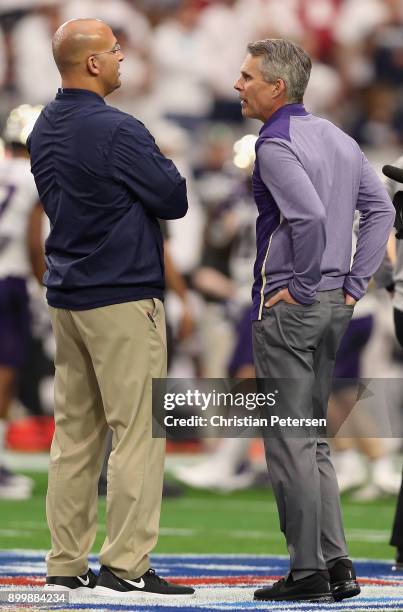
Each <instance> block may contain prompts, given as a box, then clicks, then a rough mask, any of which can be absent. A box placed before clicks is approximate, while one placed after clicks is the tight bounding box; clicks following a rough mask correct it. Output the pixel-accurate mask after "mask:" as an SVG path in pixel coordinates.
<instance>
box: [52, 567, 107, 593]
mask: <svg viewBox="0 0 403 612" xmlns="http://www.w3.org/2000/svg"><path fill="white" fill-rule="evenodd" d="M97 578H98V577H97V575H96V574H94V572H93V571H92V570H90V569H89V570H88V572H87V573H86V574H83V575H82V576H46V584H45V587H44V588H45V589H46V590H56V591H74V592H75V593H77V595H86V594H88V593H89V592H90V590H91V589H93V588H94V587H95V586H96V584H97Z"/></svg>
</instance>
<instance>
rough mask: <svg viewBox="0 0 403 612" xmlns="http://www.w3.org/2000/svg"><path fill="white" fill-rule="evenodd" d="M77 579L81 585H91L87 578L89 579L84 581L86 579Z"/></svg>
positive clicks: (79, 577)
mask: <svg viewBox="0 0 403 612" xmlns="http://www.w3.org/2000/svg"><path fill="white" fill-rule="evenodd" d="M77 578H78V579H79V581H80V582H81V584H83V585H84V586H88V585H89V583H90V579H89V577H88V576H87V578H86V579H85V580H84V578H81V576H77Z"/></svg>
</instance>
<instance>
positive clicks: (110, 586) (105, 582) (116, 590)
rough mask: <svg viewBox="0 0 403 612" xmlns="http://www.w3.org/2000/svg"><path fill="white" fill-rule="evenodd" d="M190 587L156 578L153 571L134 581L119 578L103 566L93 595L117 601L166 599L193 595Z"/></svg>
mask: <svg viewBox="0 0 403 612" xmlns="http://www.w3.org/2000/svg"><path fill="white" fill-rule="evenodd" d="M194 592H195V590H194V589H193V588H192V587H187V586H182V585H180V584H172V582H167V581H166V580H163V578H160V577H159V576H157V574H156V573H155V571H154V570H153V569H149V570H148V571H147V572H146V573H145V574H143V575H142V576H140V578H136V579H134V580H127V579H123V578H119V577H118V576H116V575H115V574H114V573H113V572H111V570H110V569H109V568H108V567H106V566H105V565H103V566H102V567H101V570H100V572H99V576H98V582H97V586H96V587H95V589H94V591H93V594H94V595H98V596H99V597H112V598H117V599H132V598H135V599H139V598H140V599H142V598H159V597H161V598H166V597H167V596H173V597H176V596H180V597H183V595H193V593H194Z"/></svg>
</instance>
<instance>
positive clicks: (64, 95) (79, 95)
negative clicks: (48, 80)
mask: <svg viewBox="0 0 403 612" xmlns="http://www.w3.org/2000/svg"><path fill="white" fill-rule="evenodd" d="M56 100H82V101H83V102H86V101H88V102H89V101H91V100H92V101H93V102H99V103H100V104H106V103H105V100H104V99H103V98H102V96H100V95H99V94H97V93H95V91H89V90H88V89H73V88H70V87H60V88H59V89H58V90H57V94H56Z"/></svg>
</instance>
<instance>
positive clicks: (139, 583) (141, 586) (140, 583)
mask: <svg viewBox="0 0 403 612" xmlns="http://www.w3.org/2000/svg"><path fill="white" fill-rule="evenodd" d="M125 582H127V583H128V584H131V585H132V586H134V587H136V589H144V587H145V586H146V583H145V582H144V580H143V579H142V578H140V580H136V581H134V580H125Z"/></svg>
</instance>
